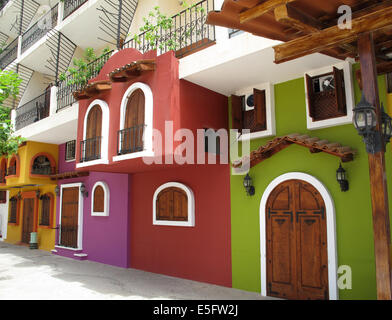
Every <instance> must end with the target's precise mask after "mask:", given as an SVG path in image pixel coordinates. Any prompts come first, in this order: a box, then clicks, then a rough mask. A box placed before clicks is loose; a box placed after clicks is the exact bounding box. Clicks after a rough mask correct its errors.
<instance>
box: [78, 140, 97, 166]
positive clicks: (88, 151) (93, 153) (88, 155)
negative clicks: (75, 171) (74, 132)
mask: <svg viewBox="0 0 392 320" xmlns="http://www.w3.org/2000/svg"><path fill="white" fill-rule="evenodd" d="M101 143H102V137H94V138H90V139H87V140H84V141H81V142H80V162H87V161H93V160H98V159H101Z"/></svg>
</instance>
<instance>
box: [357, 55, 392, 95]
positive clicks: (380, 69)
mask: <svg viewBox="0 0 392 320" xmlns="http://www.w3.org/2000/svg"><path fill="white" fill-rule="evenodd" d="M391 72H392V61H388V62H382V63H379V64H377V75H383V74H387V73H391ZM355 77H356V79H357V81H358V84H359V88H360V89H361V90H362V88H363V86H362V70H361V69H358V70H357V71H355Z"/></svg>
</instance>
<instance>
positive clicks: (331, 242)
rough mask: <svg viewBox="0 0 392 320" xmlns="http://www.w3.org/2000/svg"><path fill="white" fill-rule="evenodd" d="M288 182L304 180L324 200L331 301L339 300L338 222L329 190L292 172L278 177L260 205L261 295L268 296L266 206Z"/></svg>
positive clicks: (315, 181) (317, 181)
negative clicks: (273, 193) (270, 198)
mask: <svg viewBox="0 0 392 320" xmlns="http://www.w3.org/2000/svg"><path fill="white" fill-rule="evenodd" d="M288 180H302V181H306V182H308V183H310V184H311V185H312V186H313V187H315V188H316V189H317V190H318V191H319V192H320V194H321V197H322V198H323V200H324V204H325V209H326V216H327V247H328V249H327V250H328V283H329V299H330V300H338V299H339V291H338V287H337V281H338V279H337V271H338V268H337V266H338V264H337V262H338V258H337V245H336V222H335V206H334V203H333V200H332V197H331V195H330V193H329V191H328V190H327V188H326V187H325V186H324V185H323V184H322V183H321V182H320V181H319V180H317V179H316V178H315V177H313V176H311V175H308V174H306V173H302V172H290V173H286V174H283V175H281V176H280V177H277V178H276V179H275V180H273V181H272V182H271V183H270V184H269V185H268V187H267V189H266V190H265V192H264V194H263V197H262V199H261V203H260V254H261V255H260V258H261V295H263V296H267V260H266V259H267V244H266V214H265V211H266V206H267V201H268V198H269V196H270V194H271V192H272V191H273V190H274V189H275V188H276V187H277V186H278V185H280V184H281V183H282V182H285V181H288Z"/></svg>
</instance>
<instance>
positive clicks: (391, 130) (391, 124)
mask: <svg viewBox="0 0 392 320" xmlns="http://www.w3.org/2000/svg"><path fill="white" fill-rule="evenodd" d="M381 122H382V123H381V128H382V134H383V136H384V142H385V145H387V144H388V143H389V142H390V140H391V138H392V118H391V117H390V116H389V115H388V114H387V113H386V112H385V111H384V105H383V104H381Z"/></svg>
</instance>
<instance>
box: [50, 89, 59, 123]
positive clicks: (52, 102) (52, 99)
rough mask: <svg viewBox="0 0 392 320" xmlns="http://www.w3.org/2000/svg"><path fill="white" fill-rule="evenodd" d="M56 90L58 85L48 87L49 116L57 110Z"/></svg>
mask: <svg viewBox="0 0 392 320" xmlns="http://www.w3.org/2000/svg"><path fill="white" fill-rule="evenodd" d="M57 91H58V87H55V86H53V87H51V88H50V108H49V117H51V116H52V115H55V114H56V112H57Z"/></svg>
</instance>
